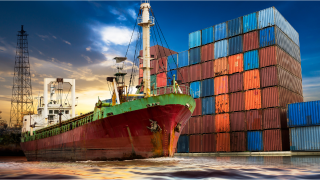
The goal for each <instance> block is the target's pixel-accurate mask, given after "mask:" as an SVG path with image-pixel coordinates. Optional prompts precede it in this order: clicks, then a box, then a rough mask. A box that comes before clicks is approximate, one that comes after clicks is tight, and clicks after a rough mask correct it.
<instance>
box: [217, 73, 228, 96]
mask: <svg viewBox="0 0 320 180" xmlns="http://www.w3.org/2000/svg"><path fill="white" fill-rule="evenodd" d="M228 92H229V88H228V76H220V77H216V78H214V95H219V94H226V93H228Z"/></svg>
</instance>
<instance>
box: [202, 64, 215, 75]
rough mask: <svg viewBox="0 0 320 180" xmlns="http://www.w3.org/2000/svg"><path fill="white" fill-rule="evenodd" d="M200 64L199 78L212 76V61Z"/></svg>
mask: <svg viewBox="0 0 320 180" xmlns="http://www.w3.org/2000/svg"><path fill="white" fill-rule="evenodd" d="M201 66H202V67H201V71H202V72H201V79H208V78H212V77H213V75H214V71H213V69H214V68H213V61H208V62H204V63H202V64H201Z"/></svg>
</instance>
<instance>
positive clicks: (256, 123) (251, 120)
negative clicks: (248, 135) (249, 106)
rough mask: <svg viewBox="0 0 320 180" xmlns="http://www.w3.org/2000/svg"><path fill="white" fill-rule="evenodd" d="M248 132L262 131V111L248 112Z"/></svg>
mask: <svg viewBox="0 0 320 180" xmlns="http://www.w3.org/2000/svg"><path fill="white" fill-rule="evenodd" d="M246 119H247V130H248V131H251V130H262V110H250V111H247V112H246Z"/></svg>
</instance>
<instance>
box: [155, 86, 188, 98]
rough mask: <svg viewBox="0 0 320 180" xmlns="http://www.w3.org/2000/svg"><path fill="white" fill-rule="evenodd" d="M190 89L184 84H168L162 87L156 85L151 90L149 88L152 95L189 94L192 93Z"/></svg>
mask: <svg viewBox="0 0 320 180" xmlns="http://www.w3.org/2000/svg"><path fill="white" fill-rule="evenodd" d="M192 93H193V92H192V90H191V88H190V87H188V86H185V85H178V86H174V85H169V86H164V87H157V88H155V89H153V90H151V94H152V95H156V96H157V95H163V94H186V95H190V94H192Z"/></svg>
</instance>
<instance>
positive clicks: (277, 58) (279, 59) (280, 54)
mask: <svg viewBox="0 0 320 180" xmlns="http://www.w3.org/2000/svg"><path fill="white" fill-rule="evenodd" d="M259 64H260V67H267V66H272V65H279V66H281V67H283V68H284V69H286V70H287V71H289V72H291V73H292V74H294V75H295V76H297V77H298V78H300V79H302V73H301V64H300V63H299V62H298V61H296V60H295V59H294V58H292V57H291V56H290V55H289V54H287V53H286V52H284V51H283V50H282V49H280V48H279V47H278V46H270V47H266V48H262V49H260V50H259Z"/></svg>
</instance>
